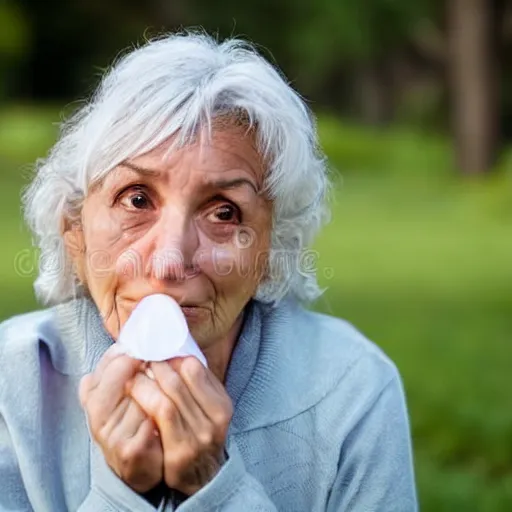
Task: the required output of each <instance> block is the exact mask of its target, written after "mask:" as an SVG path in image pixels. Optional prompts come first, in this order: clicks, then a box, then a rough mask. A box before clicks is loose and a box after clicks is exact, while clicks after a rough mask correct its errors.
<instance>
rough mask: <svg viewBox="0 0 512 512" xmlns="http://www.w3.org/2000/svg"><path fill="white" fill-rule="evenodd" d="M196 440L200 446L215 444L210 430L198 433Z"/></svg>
mask: <svg viewBox="0 0 512 512" xmlns="http://www.w3.org/2000/svg"><path fill="white" fill-rule="evenodd" d="M197 440H198V441H199V444H200V445H201V446H205V447H209V446H212V445H213V444H215V442H216V439H215V435H214V433H213V432H211V431H210V430H204V431H201V432H199V433H198V435H197Z"/></svg>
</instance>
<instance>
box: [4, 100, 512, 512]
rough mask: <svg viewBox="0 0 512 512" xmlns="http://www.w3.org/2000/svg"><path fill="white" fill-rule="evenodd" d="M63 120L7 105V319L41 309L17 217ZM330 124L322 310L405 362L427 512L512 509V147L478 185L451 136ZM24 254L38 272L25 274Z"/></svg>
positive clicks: (321, 243) (326, 125) (326, 128)
mask: <svg viewBox="0 0 512 512" xmlns="http://www.w3.org/2000/svg"><path fill="white" fill-rule="evenodd" d="M54 121H58V115H57V114H56V111H55V110H53V109H34V108H29V109H23V108H21V107H17V108H11V109H10V110H4V111H3V112H0V164H1V171H0V172H1V174H0V183H1V186H2V190H3V192H4V201H3V202H2V211H1V212H0V226H1V227H2V230H3V235H4V244H3V251H2V252H1V253H0V278H1V280H2V283H3V289H4V293H3V294H2V296H1V297H0V317H1V318H6V317H8V316H10V315H12V314H14V313H17V312H22V311H26V310H28V309H33V308H35V307H36V304H35V301H34V299H33V298H32V290H31V284H32V280H33V278H34V275H35V271H34V270H33V269H32V267H33V265H34V264H35V257H34V253H33V252H32V251H29V250H27V249H28V248H29V245H28V240H29V239H28V235H27V233H26V232H24V231H23V230H22V227H21V226H22V225H21V222H20V220H19V216H18V211H19V188H20V185H21V183H22V181H23V175H25V176H26V172H25V171H26V169H27V167H26V165H27V164H28V163H30V162H31V161H33V160H34V159H35V158H36V157H37V156H41V155H42V154H44V152H45V151H46V149H47V148H48V146H49V145H50V144H51V142H52V141H53V139H54V137H55V133H56V132H55V128H54V127H52V124H51V123H52V122H54ZM320 131H321V136H322V142H323V145H324V147H325V150H326V151H327V153H328V154H329V156H330V157H331V163H332V166H333V168H335V171H333V177H334V179H335V187H334V190H333V201H332V203H333V204H332V206H333V221H332V223H331V224H330V225H329V226H328V227H327V228H326V229H325V231H324V232H323V234H322V235H321V237H320V239H319V240H318V243H317V244H316V247H315V249H316V250H317V251H318V254H319V260H318V266H319V275H320V280H321V282H322V284H324V285H326V286H327V287H328V290H327V292H326V294H325V295H324V297H323V298H322V299H321V300H320V301H319V303H318V307H319V308H320V309H322V310H324V311H327V312H329V313H332V314H335V315H338V316H341V317H344V318H346V319H348V320H349V321H351V322H353V323H354V324H355V325H357V327H359V328H360V329H361V330H362V331H363V332H365V333H366V334H367V335H368V336H369V337H370V338H371V339H373V340H374V341H375V342H377V343H378V344H379V345H380V346H381V347H382V348H383V349H384V350H385V351H386V352H387V353H388V354H389V355H390V356H391V357H392V359H393V360H394V361H395V362H396V363H397V365H398V367H399V369H400V371H401V374H402V376H403V380H404V384H405V388H406V392H407V396H408V403H409V409H410V415H411V423H412V428H413V440H414V448H415V464H416V471H417V480H418V488H419V494H420V500H421V508H422V510H424V511H436V512H438V511H441V512H442V511H450V512H453V511H464V512H471V511H493V512H494V511H504V512H505V511H507V512H508V511H509V510H512V392H511V391H510V389H511V385H510V382H511V375H512V346H511V338H512V336H511V334H510V333H511V330H512V315H511V313H512V261H511V259H512V258H511V256H512V179H511V176H510V173H509V172H507V170H508V167H509V163H510V162H511V160H512V158H511V157H510V153H506V154H505V155H504V156H503V159H502V161H501V162H500V172H498V173H496V175H495V176H492V177H489V178H488V179H487V180H485V181H483V180H478V181H476V180H472V181H468V180H462V179H461V178H459V177H457V176H456V175H455V173H454V172H453V170H452V169H451V155H450V148H449V144H448V142H447V141H446V140H445V139H443V138H442V137H439V136H435V135H428V134H422V133H421V132H416V131H413V130H410V129H406V128H399V127H397V128H394V129H392V130H389V131H386V132H381V131H377V130H371V129H368V128H363V127H359V126H355V125H345V124H341V123H339V122H338V121H336V120H334V119H331V118H327V117H324V118H322V120H321V123H320ZM20 169H21V171H20ZM340 175H341V176H342V179H341V178H340ZM22 251H25V252H22ZM20 256H21V258H20ZM16 258H18V260H17V259H16ZM15 261H18V267H19V266H20V265H19V262H20V261H21V263H22V264H23V265H22V268H23V269H24V273H25V274H26V275H24V276H22V275H20V273H19V272H16V271H15V264H14V262H15Z"/></svg>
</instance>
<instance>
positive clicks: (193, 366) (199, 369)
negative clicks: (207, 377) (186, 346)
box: [184, 357, 204, 382]
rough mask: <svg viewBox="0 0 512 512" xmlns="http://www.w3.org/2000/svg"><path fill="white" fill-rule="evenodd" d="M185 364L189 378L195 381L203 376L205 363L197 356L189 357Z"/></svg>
mask: <svg viewBox="0 0 512 512" xmlns="http://www.w3.org/2000/svg"><path fill="white" fill-rule="evenodd" d="M184 364H185V365H186V371H187V374H188V376H189V378H190V379H191V380H192V381H193V382H198V381H199V380H200V379H201V378H202V376H203V372H204V367H203V365H202V364H201V363H200V362H199V361H198V360H197V359H196V358H195V357H188V358H187V360H186V361H185V363H184Z"/></svg>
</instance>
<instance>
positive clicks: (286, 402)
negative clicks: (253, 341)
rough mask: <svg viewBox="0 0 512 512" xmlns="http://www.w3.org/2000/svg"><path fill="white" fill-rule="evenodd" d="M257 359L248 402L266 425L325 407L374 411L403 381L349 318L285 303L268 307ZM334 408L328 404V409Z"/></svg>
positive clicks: (252, 420) (335, 411) (255, 421)
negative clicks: (391, 388)
mask: <svg viewBox="0 0 512 512" xmlns="http://www.w3.org/2000/svg"><path fill="white" fill-rule="evenodd" d="M264 311H265V312H264V315H263V321H262V330H261V339H260V348H259V354H258V360H257V363H256V368H255V370H254V373H253V376H252V378H251V384H250V385H249V386H248V388H247V390H246V396H245V399H246V400H248V401H250V402H251V404H253V405H254V404H255V403H257V404H258V407H254V409H255V410H258V417H254V418H253V417H252V416H255V415H253V414H252V413H250V412H248V411H245V414H246V415H247V416H249V417H251V418H250V420H247V423H249V424H251V425H252V426H262V425H265V424H266V425H268V424H272V423H276V422H279V421H284V420H287V419H291V418H293V417H295V416H298V415H300V414H301V413H303V412H305V411H308V410H313V409H316V408H317V406H321V404H336V405H335V407H334V408H332V414H334V415H336V414H343V415H345V414H349V412H350V411H354V412H355V409H354V408H355V407H357V408H359V409H360V410H361V411H362V409H361V408H364V407H368V408H370V407H371V405H372V404H373V403H375V401H376V400H377V399H378V397H379V395H380V394H381V393H382V392H383V391H384V390H385V389H386V388H387V387H389V385H390V383H393V382H394V383H399V382H400V377H399V374H398V371H397V368H396V366H395V364H394V363H393V362H392V361H391V360H390V359H389V357H387V356H386V354H385V353H384V352H383V351H382V350H381V349H380V348H379V347H378V346H377V345H376V344H375V343H374V342H372V341H370V340H369V339H367V338H366V337H365V336H364V335H363V334H362V333H361V332H359V331H358V330H357V329H356V328H355V327H354V326H352V325H351V324H350V323H348V322H346V321H345V320H342V319H339V318H336V317H333V316H330V315H325V314H322V313H318V312H314V311H309V310H307V309H305V308H303V307H302V306H300V305H299V304H297V303H296V302H293V301H289V300H287V301H284V302H283V303H281V304H279V305H278V306H277V307H274V308H268V309H267V308H264ZM326 407H329V405H326Z"/></svg>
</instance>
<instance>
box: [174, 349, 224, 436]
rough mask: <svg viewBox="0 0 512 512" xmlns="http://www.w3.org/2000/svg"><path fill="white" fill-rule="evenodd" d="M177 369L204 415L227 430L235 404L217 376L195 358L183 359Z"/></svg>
mask: <svg viewBox="0 0 512 512" xmlns="http://www.w3.org/2000/svg"><path fill="white" fill-rule="evenodd" d="M174 364H176V363H174ZM176 368H178V372H179V375H180V376H181V377H182V379H183V381H184V382H185V383H186V384H187V387H188V389H189V390H190V393H191V394H192V396H193V397H194V399H195V400H196V402H197V403H198V404H199V406H200V407H201V409H202V410H203V411H204V414H205V415H206V416H207V417H208V418H209V419H210V421H212V422H213V424H214V425H217V426H219V427H221V426H225V427H226V428H227V426H228V425H229V422H230V421H231V417H232V415H233V404H232V402H231V398H230V397H229V395H228V394H227V392H226V390H225V389H224V386H223V385H222V384H221V383H220V382H219V381H218V379H217V378H216V377H215V375H213V373H212V372H211V371H210V370H208V369H207V368H205V367H204V366H203V365H202V364H201V363H200V361H199V360H198V359H196V358H195V357H186V358H183V359H182V361H181V362H180V363H178V364H176Z"/></svg>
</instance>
